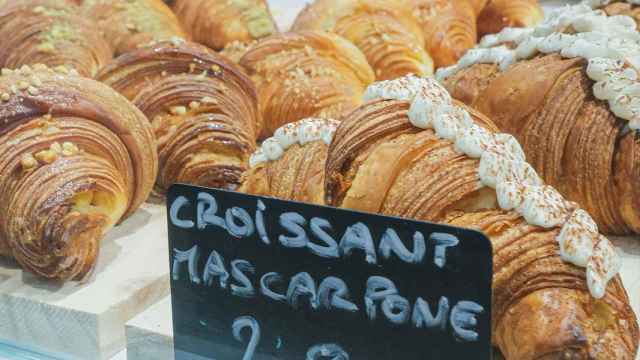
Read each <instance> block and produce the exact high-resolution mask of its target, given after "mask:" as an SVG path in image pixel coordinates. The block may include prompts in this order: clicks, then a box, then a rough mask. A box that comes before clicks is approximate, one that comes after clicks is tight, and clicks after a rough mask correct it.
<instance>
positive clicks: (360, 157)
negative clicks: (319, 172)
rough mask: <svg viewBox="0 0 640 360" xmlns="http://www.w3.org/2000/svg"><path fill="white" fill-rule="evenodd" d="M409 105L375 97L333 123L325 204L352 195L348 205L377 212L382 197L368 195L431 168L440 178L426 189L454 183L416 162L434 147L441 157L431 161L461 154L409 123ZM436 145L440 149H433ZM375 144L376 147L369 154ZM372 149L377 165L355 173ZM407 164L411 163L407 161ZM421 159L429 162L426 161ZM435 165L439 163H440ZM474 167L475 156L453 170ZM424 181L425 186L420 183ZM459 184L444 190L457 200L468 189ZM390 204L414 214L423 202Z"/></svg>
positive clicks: (479, 117)
mask: <svg viewBox="0 0 640 360" xmlns="http://www.w3.org/2000/svg"><path fill="white" fill-rule="evenodd" d="M459 105H462V104H459ZM408 108H409V106H408V104H407V103H406V102H403V101H394V100H379V101H374V102H371V103H368V104H367V105H364V106H361V107H359V108H357V109H356V110H354V111H353V112H352V113H350V114H348V115H345V117H344V119H348V120H349V121H348V122H347V123H345V124H341V126H340V127H339V128H338V131H337V132H336V135H335V137H334V140H333V142H332V144H331V147H330V153H331V155H332V156H330V157H329V158H328V159H327V181H326V182H325V183H326V188H325V196H326V198H327V200H326V201H327V204H330V205H333V206H344V205H345V204H344V201H345V199H347V198H348V199H347V200H349V201H352V202H351V203H350V204H351V206H350V207H357V208H358V209H359V210H362V211H370V212H380V211H382V210H383V203H384V199H385V198H376V199H375V200H371V198H372V197H376V196H385V197H386V196H388V194H389V193H390V192H391V190H390V186H391V185H393V184H397V185H398V186H401V187H405V186H406V187H409V188H413V187H414V186H415V185H413V184H412V183H411V181H408V182H406V181H397V180H396V179H397V178H400V177H404V178H405V179H413V176H417V177H418V178H423V177H424V176H423V175H422V176H421V175H420V174H424V173H430V174H432V176H430V178H429V181H431V180H434V181H442V182H440V183H438V184H435V183H432V184H430V185H429V187H432V189H430V190H429V189H425V191H435V190H438V189H442V188H445V187H448V186H453V185H459V184H453V183H451V181H450V178H449V175H450V174H449V173H446V174H443V176H442V177H438V176H436V174H435V173H432V172H431V171H435V170H436V169H429V170H426V169H423V168H422V167H420V166H418V165H417V162H419V161H418V160H416V159H417V158H421V157H422V155H423V153H425V152H429V151H433V152H434V153H435V154H437V155H438V156H440V157H442V158H441V159H440V160H438V161H433V162H431V160H434V159H430V163H431V164H435V163H437V162H440V161H441V162H443V163H447V162H458V161H459V159H460V155H459V154H457V153H455V151H454V150H453V144H451V143H449V144H448V145H445V143H444V142H442V141H440V140H437V139H436V138H435V135H433V133H432V132H431V131H420V130H419V129H417V128H415V127H413V126H412V125H411V124H410V123H409V122H408V121H407V115H406V114H407V110H408ZM468 110H469V111H470V113H471V114H472V116H473V117H474V119H475V120H476V121H477V122H478V123H479V124H480V125H482V126H483V127H485V128H487V129H489V130H492V131H495V130H496V127H495V125H493V123H492V122H491V121H490V120H488V119H487V118H486V117H484V116H483V115H482V114H480V113H478V112H476V111H473V110H471V109H468ZM436 148H438V149H440V150H438V151H435V149H436ZM374 150H375V151H377V152H376V153H375V154H372V152H373V151H374ZM372 155H374V156H375V157H376V159H375V160H370V161H369V165H370V166H375V167H376V169H377V170H376V171H373V170H372V171H370V172H369V173H366V172H362V173H360V172H359V167H360V166H361V165H363V164H364V163H365V160H366V159H367V158H368V157H369V156H372ZM408 164H411V165H412V166H407V165H408ZM423 165H425V166H428V165H429V164H423ZM438 166H439V168H441V169H442V166H441V165H438ZM476 167H477V161H475V160H474V161H471V162H468V163H466V165H465V167H464V168H459V169H456V171H459V172H460V173H470V169H472V168H473V169H475V168H476ZM405 168H406V169H407V171H409V172H413V173H407V174H404V173H403V174H402V176H401V171H404V169H405ZM414 171H415V172H414ZM424 171H428V172H424ZM472 172H474V171H472ZM356 174H360V176H361V178H360V179H359V180H357V179H355V177H356ZM363 174H364V175H363ZM366 174H369V176H365V175H366ZM390 174H394V176H390ZM363 176H365V177H363ZM356 180H357V181H358V186H359V187H357V188H354V187H353V183H354V181H356ZM414 180H415V179H414ZM478 181H479V180H478V179H477V176H475V175H474V176H473V177H472V179H469V181H466V183H468V184H469V183H473V182H476V183H477V182H478ZM476 185H477V184H476ZM476 185H474V186H476ZM378 186H379V188H378ZM372 187H376V190H375V191H370V190H369V189H371V188H372ZM425 187H427V186H426V185H425ZM453 187H456V186H453ZM458 190H460V191H462V192H461V193H460V194H458V195H456V194H454V193H455V191H454V193H449V194H448V195H450V196H453V197H457V198H458V200H462V199H464V198H466V197H467V196H468V195H469V194H468V193H467V192H465V191H466V190H465V189H464V187H463V186H460V187H458ZM477 190H479V189H478V188H474V189H471V190H470V192H471V193H473V192H475V191H477ZM349 191H351V192H352V195H351V196H350V197H348V196H347V195H348V192H349ZM361 194H368V196H369V199H367V200H366V201H365V200H363V198H362V197H361ZM443 194H444V193H443ZM394 204H395V206H407V207H410V208H407V209H406V211H407V212H406V213H403V214H402V215H401V216H407V217H415V214H416V213H415V212H416V211H428V210H427V208H416V206H418V204H416V203H415V202H412V201H408V202H404V201H398V202H394ZM433 205H434V206H437V205H435V204H433ZM387 206H389V204H387ZM443 210H444V208H438V210H437V211H433V213H439V214H440V215H443V214H442V211H443Z"/></svg>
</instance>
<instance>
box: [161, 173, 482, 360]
mask: <svg viewBox="0 0 640 360" xmlns="http://www.w3.org/2000/svg"><path fill="white" fill-rule="evenodd" d="M167 201H168V204H167V206H168V217H169V219H168V220H169V246H170V247H169V249H170V255H169V261H170V263H171V277H172V280H171V300H172V306H173V326H174V343H175V354H176V355H175V357H176V359H217V360H228V359H229V360H232V359H238V360H249V359H255V360H267V359H285V360H289V359H291V360H294V359H295V360H300V359H302V360H304V359H309V360H316V359H318V360H320V359H322V360H324V359H327V360H347V359H354V360H358V359H368V360H372V359H394V360H397V359H402V360H412V359H448V360H450V359H490V358H491V346H490V338H491V325H490V322H491V278H492V251H491V244H490V242H489V240H488V239H487V238H486V237H485V236H484V235H483V234H482V233H479V232H476V231H470V230H465V229H460V228H454V227H448V226H443V225H436V224H430V223H426V222H418V221H410V220H406V219H399V218H392V217H385V216H378V215H372V214H365V213H359V212H353V211H347V210H341V209H335V208H329V207H321V206H312V205H308V204H301V203H296V202H289V201H281V200H277V199H272V198H264V197H256V196H250V195H245V194H239V193H234V192H228V191H222V190H212V189H206V188H199V187H193V186H185V185H176V186H174V187H172V188H171V190H170V192H169V195H168V199H167Z"/></svg>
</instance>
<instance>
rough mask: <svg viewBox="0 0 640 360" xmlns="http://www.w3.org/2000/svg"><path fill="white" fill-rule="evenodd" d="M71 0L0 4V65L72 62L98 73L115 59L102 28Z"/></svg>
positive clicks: (89, 72) (88, 73) (85, 71)
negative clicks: (81, 12)
mask: <svg viewBox="0 0 640 360" xmlns="http://www.w3.org/2000/svg"><path fill="white" fill-rule="evenodd" d="M79 13H80V8H79V7H78V6H77V5H75V4H74V3H73V2H71V1H70V0H8V1H5V2H4V3H2V4H1V5H0V38H2V39H3V40H2V43H0V67H6V68H11V69H15V68H19V67H20V66H22V65H35V64H46V65H49V66H52V67H55V66H61V65H64V66H68V67H73V68H74V69H76V70H77V71H78V72H79V73H80V74H82V75H84V76H88V77H92V76H94V75H95V74H96V73H97V72H98V69H99V68H100V67H102V66H103V65H105V64H106V63H107V62H108V61H109V60H111V56H112V54H111V49H110V48H109V45H108V44H107V43H106V42H105V41H104V39H103V38H102V37H101V36H100V33H99V31H98V28H97V27H96V26H95V25H94V24H93V23H92V22H91V21H89V20H87V19H85V18H83V17H81V16H79Z"/></svg>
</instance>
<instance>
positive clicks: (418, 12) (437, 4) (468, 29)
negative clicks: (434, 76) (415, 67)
mask: <svg viewBox="0 0 640 360" xmlns="http://www.w3.org/2000/svg"><path fill="white" fill-rule="evenodd" d="M406 6H407V8H412V9H413V14H414V16H415V17H416V19H417V20H418V23H419V24H420V27H421V28H422V34H423V36H424V46H425V48H426V50H427V52H428V53H429V55H430V56H431V57H432V58H433V61H434V63H435V67H436V68H439V67H443V66H448V65H451V64H454V63H455V62H457V61H458V59H459V58H460V57H461V56H462V55H464V53H465V52H466V51H467V50H469V49H470V48H472V47H474V46H475V45H476V43H477V42H478V37H477V31H478V30H477V27H476V14H475V11H474V8H473V6H472V5H471V4H470V3H469V2H467V1H452V0H409V4H408V5H406Z"/></svg>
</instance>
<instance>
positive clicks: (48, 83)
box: [0, 65, 157, 281]
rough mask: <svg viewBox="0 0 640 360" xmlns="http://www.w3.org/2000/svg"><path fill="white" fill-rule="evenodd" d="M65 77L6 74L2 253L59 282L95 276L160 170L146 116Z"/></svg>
mask: <svg viewBox="0 0 640 360" xmlns="http://www.w3.org/2000/svg"><path fill="white" fill-rule="evenodd" d="M67 73H68V71H67V70H66V69H64V68H60V69H58V70H57V72H54V71H53V70H51V69H48V68H47V67H46V66H44V65H36V66H34V68H33V69H32V68H30V67H28V66H25V67H23V68H22V69H21V70H16V71H10V70H4V71H3V75H2V76H0V98H1V99H2V102H1V103H0V254H1V255H4V256H8V257H11V258H14V259H15V260H16V261H17V262H18V263H19V264H20V265H22V266H23V267H24V268H25V269H28V270H30V271H32V272H34V273H35V274H37V275H39V276H42V277H45V278H49V279H54V280H60V281H64V280H69V279H82V278H84V277H85V276H86V275H87V274H88V273H89V272H90V271H91V270H92V268H93V266H94V264H95V261H96V256H97V254H98V251H99V245H100V240H101V239H102V237H103V235H104V234H105V232H107V231H108V230H109V229H110V228H111V227H112V226H114V225H115V224H116V223H118V222H120V221H121V220H122V219H124V218H125V217H127V216H128V215H130V214H131V213H133V212H134V211H135V210H136V209H137V208H138V207H139V206H140V204H141V203H142V202H144V201H145V200H146V199H147V197H148V195H149V193H150V191H151V189H152V187H153V183H154V180H155V176H156V171H157V157H156V153H155V151H154V149H153V132H152V130H151V127H150V126H149V124H148V122H147V120H146V119H145V117H144V115H143V114H142V113H141V112H140V111H139V110H138V109H136V108H135V107H134V106H133V105H131V104H130V103H129V102H128V101H127V100H126V99H125V98H124V97H122V96H121V95H119V94H118V93H116V92H115V91H114V90H112V89H111V88H109V87H108V86H106V85H103V84H101V83H98V82H96V81H93V80H90V79H87V78H83V77H79V76H74V75H67Z"/></svg>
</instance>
